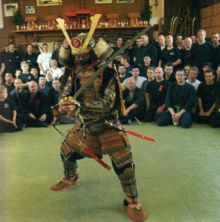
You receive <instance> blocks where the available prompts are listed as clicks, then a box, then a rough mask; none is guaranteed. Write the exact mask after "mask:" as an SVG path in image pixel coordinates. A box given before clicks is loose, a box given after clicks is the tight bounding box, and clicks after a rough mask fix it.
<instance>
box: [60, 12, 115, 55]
mask: <svg viewBox="0 0 220 222" xmlns="http://www.w3.org/2000/svg"><path fill="white" fill-rule="evenodd" d="M100 18H101V14H95V15H94V16H91V17H90V20H91V28H90V30H89V32H88V33H80V34H78V35H77V36H75V37H73V38H72V39H70V38H69V36H68V34H67V32H66V29H65V24H64V23H65V22H64V20H63V19H60V18H58V19H57V22H58V24H59V27H60V28H61V30H62V32H63V34H64V36H65V38H66V40H67V42H68V44H69V45H70V48H71V53H72V55H84V54H88V53H89V52H90V51H91V50H93V52H94V53H95V55H96V56H97V57H98V58H107V57H108V56H109V55H110V54H111V53H112V52H113V50H112V48H111V47H110V45H109V44H108V43H107V42H106V41H105V40H104V39H103V38H99V39H98V41H97V43H95V40H94V38H93V34H94V31H95V29H96V27H97V25H98V22H99V19H100Z"/></svg>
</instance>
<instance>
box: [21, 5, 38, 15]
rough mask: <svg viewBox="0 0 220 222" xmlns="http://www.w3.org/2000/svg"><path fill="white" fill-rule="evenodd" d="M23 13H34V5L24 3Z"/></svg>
mask: <svg viewBox="0 0 220 222" xmlns="http://www.w3.org/2000/svg"><path fill="white" fill-rule="evenodd" d="M24 9H25V14H35V6H34V5H25V7H24Z"/></svg>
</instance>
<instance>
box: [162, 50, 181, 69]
mask: <svg viewBox="0 0 220 222" xmlns="http://www.w3.org/2000/svg"><path fill="white" fill-rule="evenodd" d="M160 59H161V60H162V65H163V66H164V65H165V64H166V63H171V64H172V63H174V62H175V61H176V60H177V59H181V52H180V50H179V49H178V48H176V47H173V48H172V49H167V48H165V49H164V50H162V51H161V54H160Z"/></svg>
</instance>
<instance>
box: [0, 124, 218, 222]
mask: <svg viewBox="0 0 220 222" xmlns="http://www.w3.org/2000/svg"><path fill="white" fill-rule="evenodd" d="M69 127H70V126H68V125H66V126H59V129H60V130H61V131H62V132H63V133H64V134H65V133H66V131H67V130H68V128H69ZM127 128H128V129H131V130H134V131H136V132H139V133H142V134H145V135H147V136H150V137H153V138H155V139H156V140H157V142H156V143H151V142H148V141H145V140H141V139H138V138H135V137H133V136H129V138H130V141H131V144H132V147H133V148H132V150H133V155H134V161H135V163H136V177H137V183H138V190H139V195H140V199H141V202H142V203H143V205H144V207H145V209H146V210H147V212H148V213H149V219H148V222H220V129H212V128H210V127H209V126H206V125H196V124H194V125H193V127H192V128H191V129H181V128H179V127H174V126H170V127H164V128H160V127H157V126H155V124H153V123H150V124H144V126H139V125H133V126H127ZM62 140H63V138H62V136H60V135H59V134H58V133H57V132H56V131H55V130H54V129H53V128H51V127H50V128H43V129H37V128H32V129H24V130H23V132H18V133H13V134H1V135H0V210H1V212H0V221H1V222H126V221H129V220H128V219H127V217H126V214H125V212H124V209H123V207H122V200H123V193H122V191H121V188H120V185H119V181H118V179H117V177H116V176H115V174H114V172H113V170H111V171H107V170H105V169H104V168H102V167H101V166H99V165H98V164H97V163H96V162H95V161H94V160H91V159H84V160H81V161H79V168H80V169H79V170H80V186H78V187H76V188H75V189H71V190H66V191H60V192H54V191H51V190H50V189H49V187H50V185H52V184H54V183H55V182H57V180H58V179H59V178H61V177H62V176H63V174H62V164H61V161H60V158H59V147H60V144H61V142H62ZM104 160H105V161H106V162H107V163H109V164H110V160H109V158H108V156H106V157H105V158H104Z"/></svg>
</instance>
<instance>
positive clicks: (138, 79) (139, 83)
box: [123, 66, 147, 90]
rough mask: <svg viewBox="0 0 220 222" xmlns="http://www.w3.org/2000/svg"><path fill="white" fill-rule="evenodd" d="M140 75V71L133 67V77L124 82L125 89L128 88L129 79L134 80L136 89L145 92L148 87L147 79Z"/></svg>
mask: <svg viewBox="0 0 220 222" xmlns="http://www.w3.org/2000/svg"><path fill="white" fill-rule="evenodd" d="M139 74H140V70H139V68H138V67H137V66H133V67H132V70H131V75H132V76H131V77H129V78H127V79H125V80H124V82H123V85H124V86H125V87H127V81H128V80H129V79H133V80H134V81H135V84H136V87H137V88H138V89H143V90H145V88H146V85H147V78H145V77H143V76H139Z"/></svg>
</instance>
